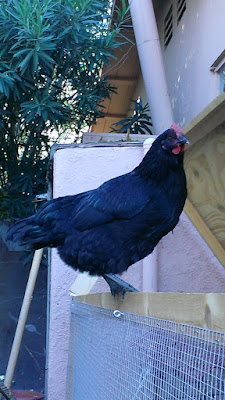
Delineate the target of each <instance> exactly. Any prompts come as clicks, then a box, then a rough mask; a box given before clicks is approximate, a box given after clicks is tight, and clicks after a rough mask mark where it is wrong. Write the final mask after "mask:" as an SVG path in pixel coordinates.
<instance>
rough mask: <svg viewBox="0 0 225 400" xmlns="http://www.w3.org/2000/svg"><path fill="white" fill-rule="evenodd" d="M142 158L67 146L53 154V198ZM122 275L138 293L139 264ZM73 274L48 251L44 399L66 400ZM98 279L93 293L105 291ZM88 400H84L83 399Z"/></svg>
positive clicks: (121, 150)
mask: <svg viewBox="0 0 225 400" xmlns="http://www.w3.org/2000/svg"><path fill="white" fill-rule="evenodd" d="M142 156H143V149H142V146H140V145H137V146H134V147H133V146H127V147H117V146H116V147H91V148H87V147H86V148H85V147H77V148H70V147H69V146H68V147H67V148H65V149H62V150H57V151H56V153H55V154H54V168H53V170H54V178H53V187H54V193H53V197H59V196H65V195H69V194H76V193H80V192H83V191H86V190H91V189H94V188H96V187H97V186H99V185H100V184H102V183H103V182H104V181H106V180H108V179H110V178H113V177H115V176H118V175H121V174H123V173H126V172H128V171H131V170H132V169H133V168H134V167H135V166H136V165H138V164H139V162H140V161H141V159H142ZM137 264H139V265H135V266H132V267H131V268H129V270H128V271H127V272H126V273H125V274H124V275H123V277H124V279H127V281H128V282H129V283H131V284H132V285H134V286H135V287H136V288H137V289H138V290H142V268H141V266H142V263H141V262H140V263H137ZM76 276H77V273H76V272H75V271H74V270H72V268H70V267H68V266H66V265H65V264H64V263H63V262H62V261H61V260H60V258H59V257H58V254H57V252H56V251H55V250H53V251H52V259H51V276H50V321H49V338H48V365H47V371H48V372H47V375H48V376H47V388H46V389H47V399H48V400H58V399H66V375H67V359H68V347H69V323H70V300H71V297H70V294H69V288H70V287H71V285H72V284H73V282H74V280H75V278H76ZM108 290H109V287H108V285H107V284H106V283H105V281H104V279H103V278H100V279H99V280H98V281H97V283H96V284H95V286H94V288H93V292H100V291H108ZM87 400H88V399H87Z"/></svg>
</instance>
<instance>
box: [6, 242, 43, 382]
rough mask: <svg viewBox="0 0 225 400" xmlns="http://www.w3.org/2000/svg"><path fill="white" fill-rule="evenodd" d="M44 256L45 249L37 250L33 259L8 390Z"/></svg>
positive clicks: (8, 379) (13, 346)
mask: <svg viewBox="0 0 225 400" xmlns="http://www.w3.org/2000/svg"><path fill="white" fill-rule="evenodd" d="M42 254H43V249H39V250H36V251H35V253H34V258H33V262H32V266H31V270H30V274H29V278H28V281H27V286H26V291H25V295H24V299H23V304H22V307H21V311H20V316H19V320H18V324H17V328H16V333H15V336H14V340H13V345H12V349H11V353H10V357H9V362H8V366H7V370H6V374H5V381H4V383H5V386H7V388H10V387H11V384H12V380H13V375H14V371H15V367H16V362H17V359H18V355H19V351H20V346H21V341H22V337H23V332H24V328H25V324H26V320H27V315H28V312H29V308H30V303H31V300H32V296H33V291H34V287H35V283H36V279H37V274H38V271H39V267H40V263H41V259H42Z"/></svg>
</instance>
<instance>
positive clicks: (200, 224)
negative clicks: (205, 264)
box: [184, 198, 225, 267]
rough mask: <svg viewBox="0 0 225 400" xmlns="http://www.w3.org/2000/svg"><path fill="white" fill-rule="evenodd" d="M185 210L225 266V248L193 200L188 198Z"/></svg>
mask: <svg viewBox="0 0 225 400" xmlns="http://www.w3.org/2000/svg"><path fill="white" fill-rule="evenodd" d="M184 212H185V214H186V215H187V216H188V218H189V219H190V221H191V222H192V223H193V225H194V226H195V227H196V229H197V230H198V232H199V233H200V235H201V236H202V238H203V239H204V240H205V242H206V243H207V245H208V246H209V247H210V249H211V250H212V252H213V253H214V254H215V256H216V257H217V258H218V260H219V261H220V263H221V264H222V265H223V267H225V250H224V248H223V247H222V245H221V244H220V242H219V241H218V240H217V238H216V237H215V236H214V234H213V233H212V232H211V230H210V229H209V227H208V226H207V224H206V223H205V221H204V220H203V218H202V217H201V216H200V214H199V213H198V211H197V210H196V208H195V207H194V206H193V204H192V203H191V201H190V200H189V199H188V198H187V200H186V203H185V207H184Z"/></svg>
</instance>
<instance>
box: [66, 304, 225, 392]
mask: <svg viewBox="0 0 225 400" xmlns="http://www.w3.org/2000/svg"><path fill="white" fill-rule="evenodd" d="M224 344H225V342H224V334H223V333H219V332H214V331H210V330H207V329H202V328H196V327H194V326H191V325H183V324H179V323H175V322H171V321H166V320H161V319H156V318H150V317H145V316H142V315H136V314H132V313H127V312H126V313H120V312H118V311H115V310H109V309H105V308H100V307H97V306H93V305H89V304H84V303H79V302H75V301H73V302H72V310H71V340H70V359H69V371H68V385H67V388H68V390H67V399H68V400H147V399H148V400H162V399H163V400H175V399H176V400H177V399H179V400H189V399H191V400H209V399H214V400H225V347H224Z"/></svg>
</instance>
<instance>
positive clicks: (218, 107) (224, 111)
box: [183, 92, 225, 149]
mask: <svg viewBox="0 0 225 400" xmlns="http://www.w3.org/2000/svg"><path fill="white" fill-rule="evenodd" d="M224 115H225V93H224V92H223V93H221V94H220V95H219V96H217V97H216V98H215V99H214V100H213V101H212V102H211V103H210V104H209V105H208V106H206V107H205V108H204V109H203V110H202V111H201V112H200V113H199V114H198V115H197V116H196V117H195V118H193V120H191V121H190V122H189V123H188V124H187V125H186V126H185V127H184V128H183V131H184V134H185V135H186V136H187V138H188V139H189V140H190V145H189V147H188V149H189V148H190V147H191V146H193V145H194V144H195V143H197V142H198V141H199V140H200V139H202V138H203V137H204V136H206V135H207V134H208V133H209V132H210V131H212V130H213V129H215V128H217V126H219V125H221V123H222V122H224V120H225V117H224Z"/></svg>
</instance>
